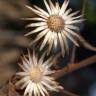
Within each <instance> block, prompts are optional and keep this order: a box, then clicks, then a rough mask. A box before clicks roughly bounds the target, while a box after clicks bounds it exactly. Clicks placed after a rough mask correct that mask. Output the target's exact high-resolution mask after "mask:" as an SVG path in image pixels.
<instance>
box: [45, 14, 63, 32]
mask: <svg viewBox="0 0 96 96" xmlns="http://www.w3.org/2000/svg"><path fill="white" fill-rule="evenodd" d="M47 24H48V27H49V29H50V30H51V31H55V32H60V31H62V30H63V29H64V20H63V18H62V17H60V16H58V15H51V16H49V17H48V20H47Z"/></svg>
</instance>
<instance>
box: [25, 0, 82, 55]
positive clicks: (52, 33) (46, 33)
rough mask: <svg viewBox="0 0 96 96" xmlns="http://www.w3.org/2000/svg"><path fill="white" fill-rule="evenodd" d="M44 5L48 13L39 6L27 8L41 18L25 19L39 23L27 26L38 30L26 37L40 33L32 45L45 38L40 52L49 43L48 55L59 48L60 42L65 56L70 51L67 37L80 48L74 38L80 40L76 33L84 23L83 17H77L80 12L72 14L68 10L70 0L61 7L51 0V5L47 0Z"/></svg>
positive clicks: (66, 0) (70, 10)
mask: <svg viewBox="0 0 96 96" xmlns="http://www.w3.org/2000/svg"><path fill="white" fill-rule="evenodd" d="M44 4H45V6H46V8H47V11H48V12H46V11H44V10H43V9H41V8H39V7H37V6H34V7H29V6H26V7H27V8H28V9H30V10H32V11H33V12H34V13H35V14H37V15H38V16H39V17H35V18H25V20H35V21H37V22H35V23H31V24H29V25H28V26H27V27H36V29H35V30H32V31H31V32H29V33H27V34H25V36H28V35H31V34H33V33H39V34H38V35H37V37H36V39H35V40H34V41H33V42H32V44H33V43H35V42H37V41H38V40H40V39H41V38H42V37H44V40H43V42H42V44H41V46H40V50H42V49H43V48H44V46H45V45H46V43H47V44H48V45H49V47H48V51H47V52H48V53H50V51H51V49H52V47H55V48H57V45H58V42H59V44H60V46H61V51H62V55H63V56H64V53H65V51H66V50H69V49H68V43H67V40H66V37H67V38H69V39H70V40H71V41H72V42H73V43H74V44H75V45H77V46H79V44H78V43H77V40H75V38H74V37H77V38H80V36H79V35H78V34H76V33H75V32H74V31H75V30H78V29H79V28H78V27H77V26H76V24H77V23H81V22H82V21H83V19H82V18H81V17H82V15H80V16H76V14H78V11H76V12H73V13H71V12H72V9H67V6H68V4H69V0H65V1H64V3H63V4H62V6H61V7H60V6H59V3H58V2H56V3H55V5H54V4H53V3H52V2H51V0H49V4H48V3H47V2H46V0H44Z"/></svg>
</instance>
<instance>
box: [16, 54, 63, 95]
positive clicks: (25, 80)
mask: <svg viewBox="0 0 96 96" xmlns="http://www.w3.org/2000/svg"><path fill="white" fill-rule="evenodd" d="M43 59H44V55H42V57H41V58H40V59H39V60H37V57H36V56H35V54H34V52H33V55H32V56H31V54H30V52H29V53H28V56H27V57H26V56H25V55H24V56H23V57H22V63H23V64H19V65H20V67H21V68H22V69H23V71H22V72H18V73H17V75H19V76H21V77H22V78H21V79H20V80H19V81H18V82H17V83H16V86H21V89H24V88H25V92H24V96H33V95H34V96H49V93H48V91H59V89H62V87H61V86H59V84H58V83H57V82H56V81H55V79H54V78H53V77H52V76H50V74H52V73H54V71H52V70H51V69H50V67H51V65H52V62H51V63H49V62H50V60H51V59H52V58H49V59H48V60H47V61H45V62H43Z"/></svg>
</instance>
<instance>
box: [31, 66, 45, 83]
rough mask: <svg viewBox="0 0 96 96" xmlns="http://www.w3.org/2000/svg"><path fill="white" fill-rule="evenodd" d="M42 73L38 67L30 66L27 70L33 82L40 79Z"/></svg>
mask: <svg viewBox="0 0 96 96" xmlns="http://www.w3.org/2000/svg"><path fill="white" fill-rule="evenodd" d="M42 75H43V74H42V72H41V70H40V69H39V68H38V67H34V68H31V70H30V72H29V76H30V79H31V80H32V81H33V82H35V83H38V82H40V81H41V79H42Z"/></svg>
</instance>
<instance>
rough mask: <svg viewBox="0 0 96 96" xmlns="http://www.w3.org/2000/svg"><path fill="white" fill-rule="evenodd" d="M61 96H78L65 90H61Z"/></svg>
mask: <svg viewBox="0 0 96 96" xmlns="http://www.w3.org/2000/svg"><path fill="white" fill-rule="evenodd" d="M62 94H63V96H78V95H77V94H74V93H72V92H69V91H67V90H62Z"/></svg>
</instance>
